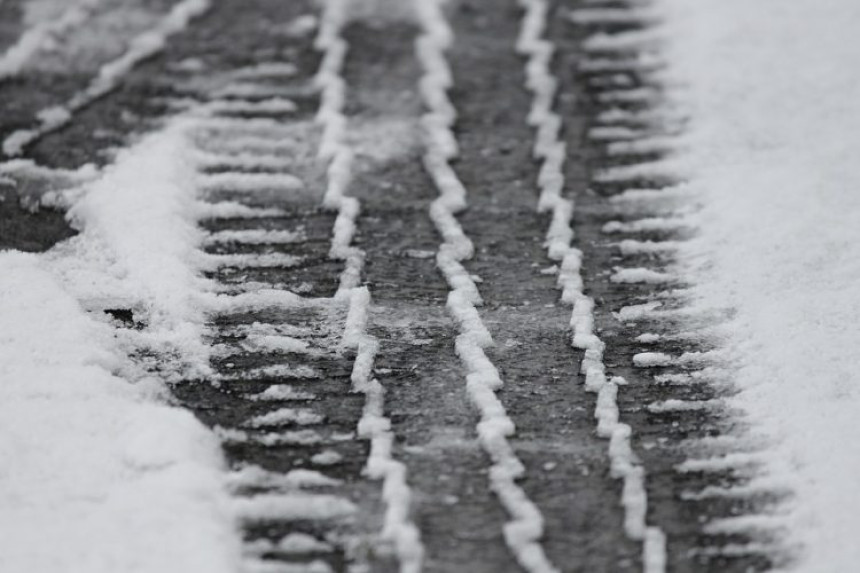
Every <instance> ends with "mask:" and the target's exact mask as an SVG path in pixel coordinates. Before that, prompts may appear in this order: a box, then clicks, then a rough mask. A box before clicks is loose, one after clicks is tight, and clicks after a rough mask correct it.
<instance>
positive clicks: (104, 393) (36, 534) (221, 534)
mask: <svg viewBox="0 0 860 573" xmlns="http://www.w3.org/2000/svg"><path fill="white" fill-rule="evenodd" d="M51 266H52V265H51V263H50V262H48V261H45V260H44V256H34V255H25V254H19V253H12V252H6V253H2V254H0V269H2V271H0V457H2V459H3V460H5V461H4V469H2V470H0V570H3V571H10V572H11V571H60V570H63V571H82V572H83V571H86V572H87V573H101V572H103V573H113V572H115V571H118V570H121V571H129V572H140V573H144V572H146V573H170V572H173V573H184V572H187V571H211V572H223V573H230V572H232V571H235V570H236V568H237V566H238V559H239V553H240V548H239V541H238V539H239V538H238V535H237V532H236V531H235V529H234V524H233V518H232V515H231V512H230V509H229V502H228V497H227V494H226V490H225V489H224V486H223V480H222V463H223V462H222V459H221V453H220V445H219V443H218V440H217V439H215V437H214V436H213V435H212V434H211V433H209V432H208V431H206V429H205V428H204V427H203V426H202V425H201V424H200V423H199V422H197V421H196V420H195V418H194V417H193V415H191V414H190V413H189V412H186V411H184V410H181V409H177V408H172V407H168V406H166V405H164V404H163V402H162V399H163V397H164V396H165V391H164V390H163V388H162V387H161V385H160V383H159V382H157V381H155V380H154V379H142V380H140V381H138V382H137V383H136V384H132V383H129V381H128V380H124V379H122V378H120V377H119V376H118V375H116V374H114V372H121V371H124V370H128V368H127V367H126V366H124V365H123V364H124V361H125V360H126V359H125V358H124V352H123V351H122V350H121V349H120V348H119V347H118V345H117V341H116V339H115V338H114V331H113V329H112V328H111V327H109V326H108V325H106V324H105V323H103V322H99V321H96V320H94V317H92V316H90V315H88V314H87V313H85V312H84V311H83V310H82V309H81V308H80V306H79V305H78V303H77V302H76V301H75V300H74V299H73V298H72V297H71V296H70V295H69V294H68V293H67V292H66V291H65V290H64V288H63V286H62V284H61V283H60V282H58V280H57V278H56V276H55V275H54V274H53V271H52V269H51Z"/></svg>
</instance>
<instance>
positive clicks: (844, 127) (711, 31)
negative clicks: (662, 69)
mask: <svg viewBox="0 0 860 573" xmlns="http://www.w3.org/2000/svg"><path fill="white" fill-rule="evenodd" d="M655 9H656V10H658V11H659V12H660V13H661V14H662V15H663V17H664V26H665V46H666V50H667V55H668V56H669V57H668V60H669V62H670V64H671V66H670V68H669V69H668V70H667V72H666V73H668V74H669V77H670V79H671V81H673V82H675V83H677V84H679V85H683V86H684V87H683V89H682V90H678V92H677V93H676V94H674V96H673V97H674V98H675V99H676V100H677V101H678V102H680V103H681V104H683V105H684V106H685V111H686V112H687V113H688V115H689V117H690V123H689V131H688V133H687V134H686V135H685V136H684V138H683V143H684V147H683V151H681V152H680V154H676V156H675V157H676V159H680V160H683V161H684V162H685V165H686V172H687V173H689V175H690V177H689V184H690V185H691V186H692V187H695V188H696V189H698V190H700V192H701V196H702V199H701V201H702V211H701V216H700V217H699V219H700V224H699V229H698V230H699V238H698V239H697V240H696V241H695V242H693V243H691V244H690V245H689V246H688V247H686V248H685V249H682V251H681V252H682V255H683V256H684V258H685V260H686V261H687V262H688V263H689V268H690V276H691V277H694V278H695V279H697V283H698V284H697V286H696V287H695V288H694V292H695V294H696V295H697V301H698V306H699V307H700V308H703V309H705V310H707V309H710V308H732V309H735V311H736V313H737V314H736V318H735V319H734V320H733V321H732V322H731V326H732V329H733V330H734V332H735V333H736V335H735V336H734V337H732V339H731V342H730V350H731V352H732V353H733V354H734V355H735V357H736V360H735V363H736V365H737V367H738V370H737V371H736V372H735V374H734V379H735V382H736V384H737V386H738V388H739V389H740V393H739V394H738V395H737V396H735V397H733V398H731V399H729V400H728V402H729V403H730V405H731V406H733V407H737V408H740V409H743V410H745V411H746V412H747V414H748V415H749V419H750V420H751V421H752V422H753V423H754V424H755V427H757V428H758V429H759V430H761V431H762V432H764V433H766V434H768V435H770V436H772V437H773V438H775V439H776V440H778V441H779V443H780V444H781V447H780V449H779V452H780V456H781V459H785V460H790V461H791V469H790V470H781V469H779V468H773V471H774V472H783V471H785V472H786V473H785V474H784V475H783V474H781V473H780V475H782V477H785V478H786V480H788V481H790V482H791V485H792V489H793V490H794V492H795V494H796V495H795V496H794V497H793V498H792V500H791V502H789V509H790V513H788V514H787V515H781V516H778V517H776V518H774V520H775V521H777V522H778V523H782V524H783V525H784V526H785V527H786V531H787V535H788V536H789V540H790V542H791V543H793V544H796V545H797V546H799V547H800V548H801V549H802V555H801V557H800V560H799V561H798V562H797V563H796V564H795V565H794V566H793V567H794V568H795V569H796V570H800V571H816V572H818V571H821V572H826V573H830V572H840V571H848V570H852V569H855V568H856V567H857V563H858V562H860V545H858V544H857V543H855V534H854V532H855V531H857V530H858V529H860V496H858V495H857V479H856V478H857V476H858V475H860V440H857V439H854V436H857V419H858V416H860V378H858V369H857V358H858V354H857V353H858V350H857V349H858V348H860V296H858V289H857V283H858V277H860V225H858V223H857V222H858V220H860V195H858V193H857V189H858V187H860V164H858V162H857V160H856V153H855V150H856V149H857V147H858V145H860V135H859V134H860V66H858V65H857V63H858V62H857V53H858V39H857V38H858V37H857V30H858V29H860V4H858V3H857V2H854V1H853V0H796V1H793V2H788V3H786V2H781V1H779V0H757V1H755V2H749V1H745V0H701V1H699V2H688V1H686V0H660V1H659V2H657V3H656V4H655ZM702 263H705V264H702Z"/></svg>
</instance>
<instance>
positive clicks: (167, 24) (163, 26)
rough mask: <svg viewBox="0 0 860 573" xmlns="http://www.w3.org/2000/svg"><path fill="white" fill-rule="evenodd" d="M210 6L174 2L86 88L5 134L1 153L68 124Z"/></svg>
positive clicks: (15, 151) (204, 0)
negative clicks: (30, 123) (28, 125)
mask: <svg viewBox="0 0 860 573" xmlns="http://www.w3.org/2000/svg"><path fill="white" fill-rule="evenodd" d="M210 6H211V1H210V0H183V1H182V2H180V3H179V4H176V5H175V6H174V7H173V8H172V9H171V10H170V12H168V13H167V15H166V16H164V18H162V19H161V20H160V21H159V22H158V25H156V26H155V27H154V28H152V29H150V30H147V31H146V32H143V33H142V34H139V35H138V36H137V37H136V38H134V39H133V40H132V41H131V43H130V45H129V48H128V50H126V52H125V53H124V54H123V55H121V56H120V57H118V58H116V59H114V60H112V61H110V62H108V63H106V64H104V65H103V66H102V67H101V68H100V69H99V73H98V75H97V76H96V77H95V78H94V79H93V80H92V81H91V82H90V84H89V85H88V86H87V87H86V89H84V90H83V91H81V92H78V93H77V94H75V95H74V96H72V98H71V99H70V100H69V101H67V102H66V103H65V104H64V105H58V106H53V107H49V108H46V109H43V110H42V111H40V112H39V113H38V114H37V118H38V120H39V125H38V126H37V127H34V128H32V129H20V130H18V131H14V132H12V134H10V135H9V136H7V137H6V139H4V140H3V153H5V154H6V155H10V156H15V155H20V154H21V153H22V152H23V151H24V148H25V147H26V146H28V145H30V144H31V143H33V142H34V141H36V140H38V139H39V138H41V137H43V136H45V135H47V134H49V133H51V132H54V131H56V130H58V129H60V128H61V127H64V126H65V125H67V124H68V123H69V122H70V121H71V120H72V117H73V116H74V114H75V113H76V112H78V111H79V110H81V109H83V108H84V107H86V106H88V105H90V104H91V103H92V102H94V101H95V100H97V99H99V98H100V97H103V96H105V95H106V94H108V93H110V92H111V91H113V90H114V89H116V87H117V86H118V85H119V83H120V81H122V78H123V76H125V75H126V74H127V73H129V72H130V71H131V70H132V69H133V68H134V67H135V66H136V65H137V64H139V63H140V62H142V61H143V60H145V59H147V58H150V57H152V56H153V55H155V54H157V53H158V52H160V51H161V50H162V49H163V48H164V45H165V43H166V42H167V38H168V37H169V36H171V35H173V34H175V33H177V32H180V31H182V30H184V29H185V28H186V27H187V26H188V23H189V22H190V21H191V19H192V18H195V17H198V16H200V15H202V14H203V13H204V12H206V11H207V10H208V9H209V8H210Z"/></svg>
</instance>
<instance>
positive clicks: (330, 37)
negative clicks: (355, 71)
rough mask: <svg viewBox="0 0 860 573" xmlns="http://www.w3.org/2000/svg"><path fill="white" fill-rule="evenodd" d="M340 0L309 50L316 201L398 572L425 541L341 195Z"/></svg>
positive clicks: (351, 216)
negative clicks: (322, 163) (315, 91)
mask: <svg viewBox="0 0 860 573" xmlns="http://www.w3.org/2000/svg"><path fill="white" fill-rule="evenodd" d="M347 1H348V0H326V3H325V6H324V10H323V14H322V18H321V21H320V29H319V32H318V36H317V38H316V42H315V46H316V48H317V49H318V50H320V51H322V52H323V59H322V62H321V64H320V69H319V71H318V73H317V76H316V78H315V81H316V84H317V86H318V87H319V88H320V89H321V101H320V108H319V111H318V113H317V121H318V122H319V123H321V124H322V126H323V135H322V138H321V141H320V148H319V156H320V158H321V159H323V160H326V161H328V162H329V164H328V171H327V175H328V183H327V188H326V191H325V196H324V197H323V205H324V206H325V207H328V208H331V209H336V210H337V212H338V215H337V219H336V220H335V224H334V229H333V237H332V246H331V250H330V251H329V257H331V258H332V259H338V260H343V261H344V262H345V267H344V270H343V272H342V273H341V276H340V285H339V287H338V290H337V292H336V293H335V300H343V301H347V302H348V305H349V312H348V314H347V318H346V325H345V327H344V334H343V340H342V342H341V344H342V347H343V349H344V350H351V351H355V352H356V357H355V362H354V363H353V370H352V375H351V381H352V389H353V391H355V392H359V393H362V394H364V396H365V403H364V410H363V413H362V417H361V420H359V423H358V435H359V436H361V437H363V438H366V439H369V440H370V455H369V458H368V460H367V465H366V467H365V471H366V472H367V475H368V476H369V477H370V478H372V479H381V480H382V482H383V485H382V497H383V499H384V500H385V503H386V511H385V518H384V523H383V529H382V532H381V534H380V536H381V538H382V539H383V540H385V541H389V542H391V543H393V544H394V548H395V551H396V552H397V557H398V560H399V562H400V571H401V573H418V572H419V571H421V568H422V563H423V560H424V546H423V544H422V542H421V534H420V532H419V530H418V528H417V527H416V526H415V524H413V523H412V522H411V521H410V519H409V506H410V500H411V497H412V492H411V490H410V488H409V485H408V484H407V482H406V473H407V472H406V466H405V465H404V464H403V463H401V462H399V461H396V460H394V459H393V458H392V454H391V449H392V444H393V442H394V434H393V433H392V432H391V421H390V420H389V419H388V418H386V417H385V414H384V399H385V398H384V394H385V389H384V388H383V386H382V384H380V383H379V381H378V380H377V379H376V378H374V377H373V363H374V360H375V358H376V353H377V350H378V348H379V342H378V340H377V339H376V338H375V337H373V336H372V335H370V334H368V333H367V314H368V310H369V309H370V304H371V297H370V291H369V290H368V288H367V287H363V286H359V282H360V280H361V272H362V268H363V267H364V258H365V253H364V251H363V250H361V249H360V248H357V247H354V246H352V245H351V243H352V239H353V237H354V235H355V220H356V217H357V216H358V213H359V210H360V204H359V201H358V199H356V198H355V197H349V196H346V195H345V191H346V189H347V187H348V185H349V183H350V179H351V166H352V160H353V152H352V150H351V149H350V148H349V146H348V145H347V144H346V143H344V141H343V139H344V134H345V131H346V126H347V119H346V117H345V116H344V114H343V104H344V98H345V91H346V85H345V82H344V79H343V77H342V75H341V71H342V69H343V61H344V58H345V56H346V53H347V50H348V47H349V46H348V44H347V43H346V41H345V40H344V39H343V38H342V37H341V31H342V29H343V26H344V23H345V22H346V12H345V9H346V6H347Z"/></svg>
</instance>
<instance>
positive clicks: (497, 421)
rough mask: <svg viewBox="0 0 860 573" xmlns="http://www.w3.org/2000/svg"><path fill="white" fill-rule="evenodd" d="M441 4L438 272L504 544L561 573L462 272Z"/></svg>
mask: <svg viewBox="0 0 860 573" xmlns="http://www.w3.org/2000/svg"><path fill="white" fill-rule="evenodd" d="M442 2H444V0H426V1H425V0H419V1H416V2H415V8H416V11H417V14H418V20H419V24H420V25H421V27H422V28H423V33H422V35H421V36H420V37H419V38H418V40H417V42H416V54H417V57H418V59H419V61H420V62H421V65H422V67H423V69H424V75H423V77H422V78H421V80H420V84H419V89H420V92H421V96H422V98H423V100H424V103H425V105H426V107H427V108H428V112H427V113H426V114H425V115H424V116H423V117H422V124H423V127H424V130H425V137H426V153H425V155H424V167H425V169H426V170H427V172H428V174H429V175H430V177H431V178H432V179H433V182H434V184H435V185H436V187H437V188H438V190H439V192H440V196H439V197H438V198H437V199H436V200H435V201H434V202H433V203H432V204H431V206H430V218H431V219H432V220H433V223H434V224H435V225H436V229H437V230H438V232H439V234H440V235H442V238H443V243H442V245H440V247H439V251H438V252H437V255H436V264H437V266H438V267H439V269H440V270H441V271H442V273H443V274H444V275H445V279H446V280H447V282H448V285H449V287H450V288H451V292H450V293H449V294H448V302H447V307H448V310H449V311H450V312H451V314H452V315H453V316H454V319H455V320H456V321H457V322H458V323H459V330H460V333H459V335H458V336H457V339H456V352H457V355H458V356H459V357H460V360H461V361H462V362H463V364H464V366H465V367H466V369H467V371H468V374H467V376H466V380H467V389H468V392H469V396H470V398H471V400H472V402H473V403H474V404H475V406H476V407H477V408H478V410H479V411H480V413H481V421H480V422H479V423H478V426H477V431H478V436H479V439H480V442H481V445H482V446H483V448H484V450H485V451H486V452H487V453H488V454H489V456H490V458H491V459H492V461H493V465H492V466H491V467H490V486H491V488H492V489H493V491H494V492H495V493H496V495H497V496H498V497H499V499H500V501H501V502H502V504H503V505H504V507H505V509H506V510H507V512H508V514H509V515H510V516H511V520H510V521H508V522H507V523H506V524H505V525H504V536H505V542H506V543H507V545H508V547H509V548H510V550H511V551H512V552H513V554H514V556H515V557H516V559H517V561H518V562H519V563H520V565H521V566H522V567H523V568H524V569H526V570H527V571H529V572H532V573H552V572H555V571H558V570H557V569H556V567H555V566H554V565H553V564H552V563H550V561H549V559H548V558H547V556H546V554H545V553H544V550H543V547H542V546H541V544H540V543H539V540H540V538H541V537H542V536H543V516H542V515H541V513H540V510H539V509H538V508H537V506H536V505H535V504H534V503H533V502H532V501H531V500H530V499H528V497H527V496H526V494H525V492H524V491H523V490H522V489H521V488H520V487H519V486H518V485H517V484H516V480H517V479H518V478H521V477H522V476H523V474H524V472H525V468H524V467H523V465H522V462H521V461H520V460H519V459H518V458H517V456H516V454H515V453H514V451H513V449H512V448H511V445H510V443H509V442H508V436H511V435H512V434H513V433H514V432H515V431H516V428H515V427H514V423H513V421H512V420H511V419H510V418H509V417H508V415H507V413H506V412H505V409H504V406H502V403H501V401H500V400H499V399H498V397H497V396H496V394H495V390H497V389H498V388H500V387H501V386H502V384H503V382H502V379H501V378H500V376H499V373H498V371H497V370H496V367H495V366H494V365H493V364H492V362H490V360H489V358H488V357H487V355H486V354H485V353H484V349H485V348H487V347H489V346H491V345H493V339H492V336H491V335H490V333H489V331H488V330H487V328H486V326H485V325H484V323H483V322H482V321H481V317H480V316H479V314H478V311H477V308H476V306H477V305H480V304H482V302H483V301H482V299H481V295H480V294H479V292H478V288H477V286H476V285H475V281H474V279H473V278H472V276H471V275H470V274H469V273H468V272H467V271H466V269H465V268H464V267H463V265H462V264H461V261H464V260H467V259H469V258H471V257H472V255H473V250H474V247H473V245H472V242H471V241H470V240H469V238H468V237H467V236H466V235H465V233H464V232H463V229H462V227H461V226H460V224H459V222H458V221H457V219H456V217H455V214H456V213H457V212H459V211H462V210H463V209H465V208H466V189H465V188H464V186H463V184H462V183H461V182H460V180H459V178H458V177H457V175H456V173H454V170H453V169H452V168H451V166H450V164H449V161H450V160H451V159H453V158H454V157H456V156H457V154H458V149H457V141H456V138H455V136H454V133H453V131H452V130H451V127H452V125H453V124H454V121H455V119H456V110H455V109H454V106H453V105H452V103H451V101H450V100H449V99H448V95H447V90H448V89H449V88H450V87H451V86H452V85H453V78H452V74H451V70H450V67H449V65H448V62H447V60H446V57H445V51H446V49H447V48H448V47H449V46H450V44H451V42H452V40H453V32H452V31H451V28H450V27H449V25H448V22H447V20H446V18H445V15H444V13H443V11H442Z"/></svg>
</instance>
